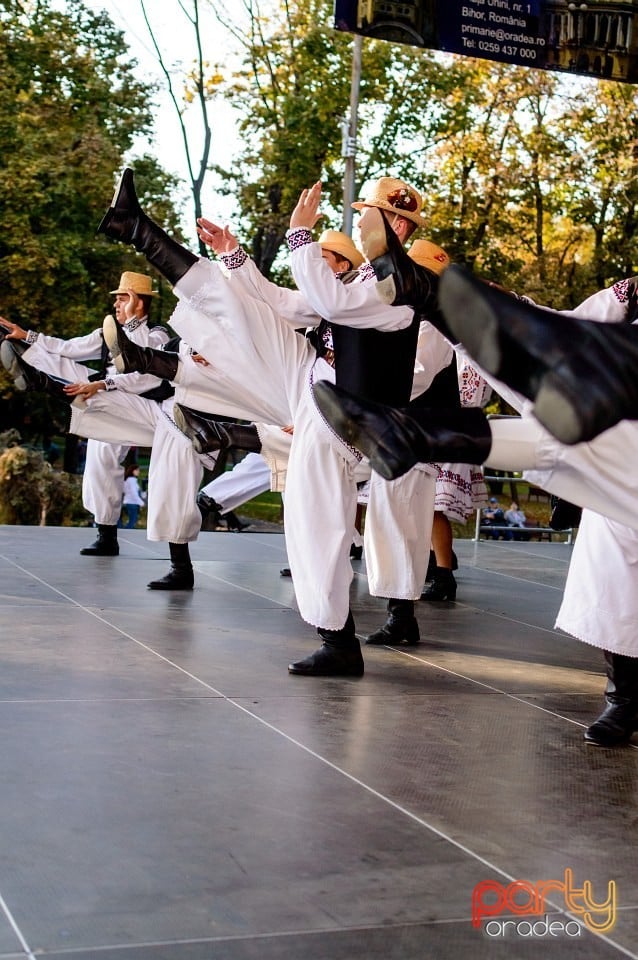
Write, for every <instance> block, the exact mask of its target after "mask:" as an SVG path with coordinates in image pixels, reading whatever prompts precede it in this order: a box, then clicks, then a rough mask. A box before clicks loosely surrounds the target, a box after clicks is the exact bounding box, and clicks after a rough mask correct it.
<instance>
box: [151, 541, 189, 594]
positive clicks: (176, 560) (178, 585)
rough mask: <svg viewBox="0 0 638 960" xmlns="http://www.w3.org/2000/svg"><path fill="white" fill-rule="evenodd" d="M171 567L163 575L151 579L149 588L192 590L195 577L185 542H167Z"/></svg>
mask: <svg viewBox="0 0 638 960" xmlns="http://www.w3.org/2000/svg"><path fill="white" fill-rule="evenodd" d="M168 546H169V549H170V552H171V568H170V570H169V571H168V573H167V574H166V576H165V577H161V579H159V580H151V582H150V583H149V584H148V588H149V590H192V589H193V584H194V582H195V578H194V577H193V565H192V563H191V557H190V552H189V550H188V544H187V543H169V545H168Z"/></svg>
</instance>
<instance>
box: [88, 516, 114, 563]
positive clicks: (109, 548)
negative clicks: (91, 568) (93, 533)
mask: <svg viewBox="0 0 638 960" xmlns="http://www.w3.org/2000/svg"><path fill="white" fill-rule="evenodd" d="M119 552H120V545H119V543H118V542H117V527H116V526H110V524H107V523H98V525H97V540H95V542H94V543H92V544H91V545H90V546H88V547H84V548H83V549H82V550H80V553H81V554H82V556H83V557H117V556H118V554H119Z"/></svg>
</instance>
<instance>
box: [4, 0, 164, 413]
mask: <svg viewBox="0 0 638 960" xmlns="http://www.w3.org/2000/svg"><path fill="white" fill-rule="evenodd" d="M134 68H135V63H134V61H133V60H132V59H131V58H130V56H129V54H128V51H127V48H126V44H125V42H124V38H123V35H122V34H121V32H120V31H118V30H116V29H115V27H114V26H113V24H112V23H111V21H110V20H109V18H108V17H107V15H106V14H105V13H103V12H101V13H92V12H90V11H88V10H87V9H86V8H85V7H84V6H83V4H82V3H81V2H80V0H69V2H68V4H67V9H66V10H65V11H61V10H59V9H57V8H56V6H55V5H54V4H53V3H52V2H50V0H39V2H37V3H21V2H19V0H0V77H1V80H0V265H1V268H2V275H3V283H2V286H1V288H0V315H4V316H7V317H10V318H11V319H12V320H14V321H16V322H17V323H19V324H20V325H21V326H24V327H26V328H32V329H37V330H41V331H43V332H45V333H54V334H56V335H58V336H63V337H71V336H76V335H79V334H81V333H85V332H87V331H89V330H91V329H94V328H95V327H96V326H98V325H99V323H101V321H102V318H103V316H104V313H105V311H106V309H108V308H110V305H111V298H110V296H109V294H108V291H109V290H112V289H113V287H114V285H115V284H116V283H117V279H118V278H119V275H120V273H121V272H122V270H124V269H138V270H143V271H146V269H147V265H146V261H145V260H143V259H142V258H141V257H138V256H137V255H135V254H133V253H132V251H131V250H130V249H129V248H127V247H125V246H124V245H122V244H114V243H111V242H110V241H107V240H106V239H105V238H103V237H101V236H100V237H97V236H96V227H97V225H98V223H99V222H100V219H101V217H102V215H103V213H104V211H105V209H106V207H107V205H108V202H109V199H110V197H111V195H112V191H113V184H114V175H115V174H116V173H117V171H118V170H119V169H120V168H121V167H122V165H123V156H124V154H125V153H126V152H127V151H129V150H130V149H131V147H132V145H133V140H134V137H135V136H136V135H137V134H138V133H141V132H145V131H149V130H150V129H151V125H152V120H153V117H152V109H151V108H152V96H153V89H152V87H150V86H149V85H148V84H146V83H145V82H142V81H140V80H138V79H136V76H135V70H134ZM134 166H135V167H136V171H137V172H138V180H139V185H140V192H141V194H142V196H143V197H144V201H145V203H147V204H148V206H149V207H150V209H151V210H152V211H153V213H154V215H156V216H157V217H158V219H160V221H161V222H163V223H164V224H166V225H167V226H169V227H170V226H174V225H175V224H176V223H177V219H178V218H177V213H176V211H175V210H174V208H173V206H172V204H171V203H170V200H169V199H167V197H170V186H171V178H170V177H168V176H167V175H166V174H165V173H164V172H163V171H161V168H160V167H159V166H158V164H157V163H156V161H154V160H153V159H151V158H148V157H146V158H141V159H140V160H139V161H137V162H136V163H135V164H134ZM167 187H168V192H167ZM164 298H165V305H166V311H165V312H166V314H167V315H168V311H169V308H170V307H171V306H172V302H173V301H172V298H171V302H170V303H169V299H168V293H167V292H165V293H164ZM2 385H3V392H4V394H5V396H6V397H9V398H10V399H11V402H10V403H5V404H3V410H2V417H3V419H4V421H5V422H10V423H11V422H15V418H16V417H17V416H18V415H19V413H20V410H21V407H22V398H19V397H15V395H14V393H13V388H12V385H10V384H9V383H8V378H7V377H6V375H5V374H4V373H2ZM29 410H30V411H31V413H32V415H33V421H34V423H33V426H34V427H35V425H36V424H40V423H43V422H46V420H47V419H49V418H50V417H51V414H52V411H50V410H49V408H48V406H47V405H46V404H43V403H39V405H38V402H33V400H32V398H29Z"/></svg>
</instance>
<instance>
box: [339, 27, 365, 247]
mask: <svg viewBox="0 0 638 960" xmlns="http://www.w3.org/2000/svg"><path fill="white" fill-rule="evenodd" d="M362 49H363V37H361V36H359V35H358V34H355V37H354V44H353V48H352V79H351V82H350V116H349V117H344V120H343V125H342V132H343V141H342V147H341V156H342V157H343V158H344V159H345V170H344V174H343V232H344V233H347V234H348V236H352V214H353V210H352V207H351V203H352V202H353V200H354V199H355V196H354V186H355V183H354V178H355V159H356V153H357V115H358V112H359V85H360V82H361V52H362Z"/></svg>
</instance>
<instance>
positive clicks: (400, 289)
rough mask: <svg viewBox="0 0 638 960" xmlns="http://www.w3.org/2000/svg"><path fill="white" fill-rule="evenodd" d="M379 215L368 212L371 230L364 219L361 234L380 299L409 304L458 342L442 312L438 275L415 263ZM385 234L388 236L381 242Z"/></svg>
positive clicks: (390, 302) (379, 212) (367, 218)
mask: <svg viewBox="0 0 638 960" xmlns="http://www.w3.org/2000/svg"><path fill="white" fill-rule="evenodd" d="M376 214H378V216H375V214H373V213H372V211H370V210H367V211H366V218H365V219H366V220H367V221H368V223H369V224H370V227H368V226H367V224H366V223H365V222H364V221H363V219H362V222H361V225H360V235H361V246H362V248H363V251H364V253H365V254H366V256H367V257H368V259H369V261H370V265H371V266H372V269H373V270H374V272H375V275H376V277H377V280H378V281H379V282H378V284H377V291H376V292H377V296H378V297H379V299H380V300H382V301H383V302H384V303H389V304H393V305H394V306H400V305H405V304H407V305H409V306H411V307H414V310H415V312H416V313H418V314H423V319H424V320H429V322H430V323H431V324H432V325H433V326H434V327H436V328H437V330H439V331H440V332H441V333H442V334H443V336H445V337H447V338H448V339H449V340H452V342H453V343H456V339H457V338H456V337H455V336H454V334H453V333H452V331H451V330H450V328H449V327H448V325H447V323H446V321H445V318H444V316H443V314H442V313H441V311H440V310H439V306H438V287H439V277H438V275H437V274H436V273H433V272H432V271H431V270H428V269H427V268H426V267H422V266H421V265H420V264H418V263H416V261H415V260H412V258H411V257H409V256H408V254H407V252H406V250H405V249H404V248H403V246H402V245H401V241H400V240H399V238H398V237H397V235H396V234H395V232H394V230H392V228H391V226H390V224H389V223H388V221H387V219H386V218H385V217H384V216H383V214H382V213H381V211H380V210H378V211H376ZM381 221H382V223H381ZM368 229H371V232H372V236H371V237H370V238H368V236H366V233H367V230H368ZM381 233H384V234H385V236H384V237H383V239H381V240H380V234H381ZM380 251H381V252H380Z"/></svg>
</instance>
